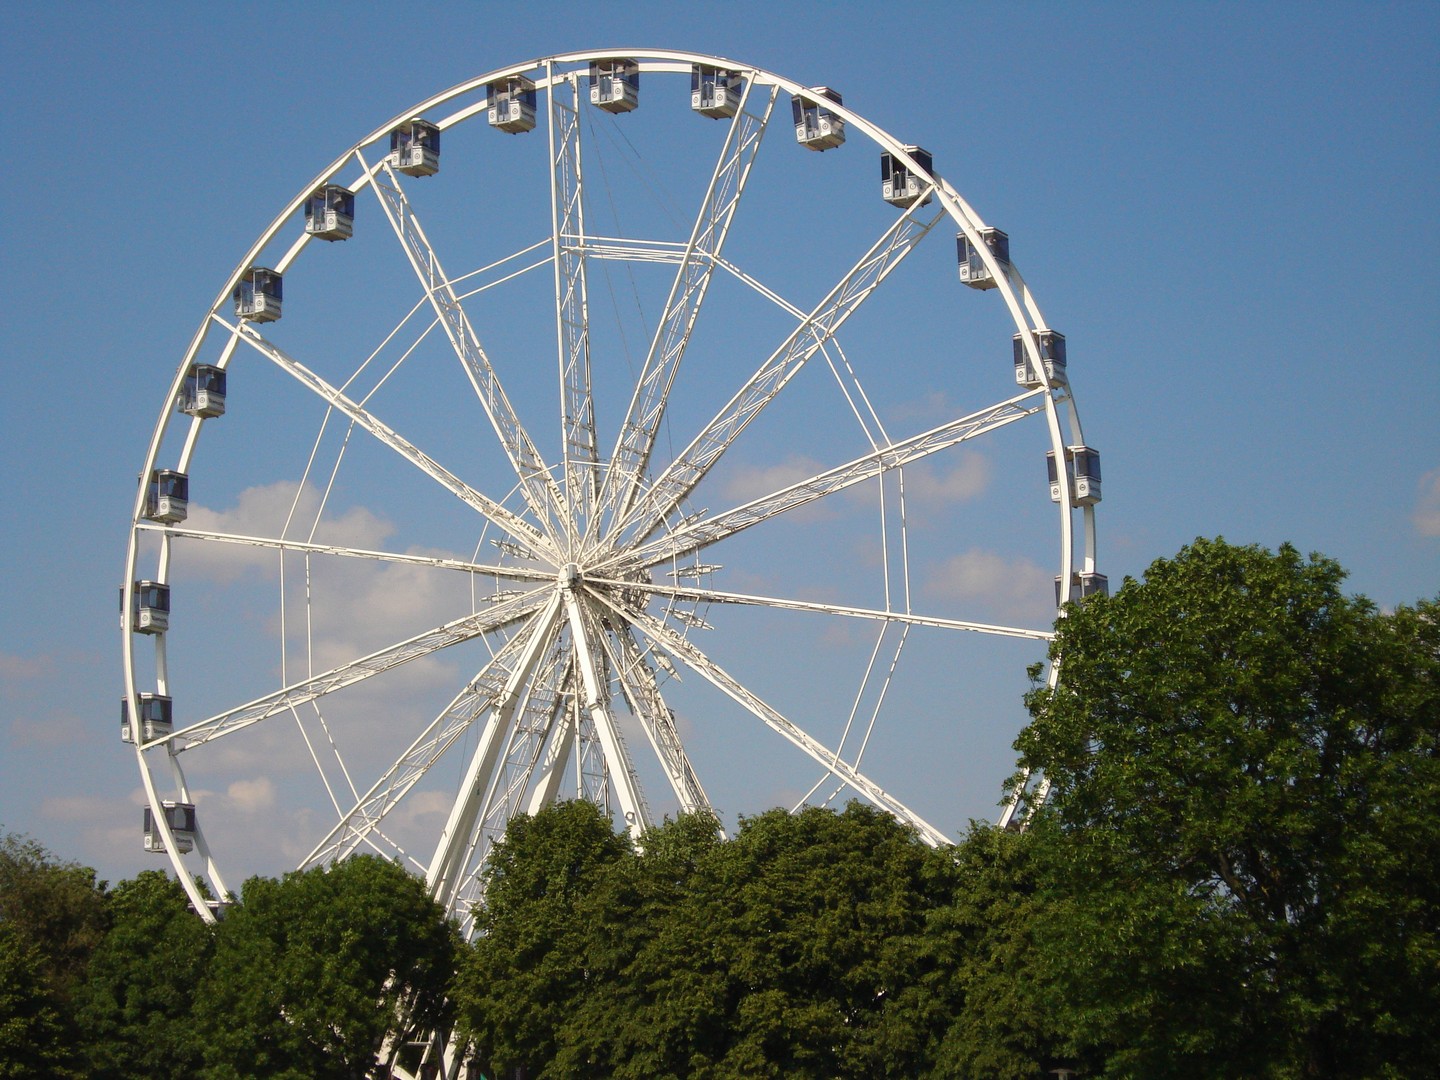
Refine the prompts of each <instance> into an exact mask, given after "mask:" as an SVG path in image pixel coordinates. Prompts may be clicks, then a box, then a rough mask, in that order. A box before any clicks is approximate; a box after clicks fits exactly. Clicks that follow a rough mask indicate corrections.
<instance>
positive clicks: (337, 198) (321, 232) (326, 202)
mask: <svg viewBox="0 0 1440 1080" xmlns="http://www.w3.org/2000/svg"><path fill="white" fill-rule="evenodd" d="M305 231H306V232H307V233H309V234H310V235H311V236H314V237H316V238H317V239H320V240H349V239H350V237H352V236H354V235H355V193H354V192H353V191H351V190H350V189H349V188H347V187H341V186H340V185H339V184H326V185H325V186H324V187H322V188H316V189H315V191H313V192H312V193H311V195H310V198H308V199H306V200H305Z"/></svg>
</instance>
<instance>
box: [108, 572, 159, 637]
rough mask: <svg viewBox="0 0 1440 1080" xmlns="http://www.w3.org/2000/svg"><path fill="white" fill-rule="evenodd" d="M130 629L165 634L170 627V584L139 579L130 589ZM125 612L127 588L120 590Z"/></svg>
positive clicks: (122, 608)
mask: <svg viewBox="0 0 1440 1080" xmlns="http://www.w3.org/2000/svg"><path fill="white" fill-rule="evenodd" d="M130 597H131V606H130V629H131V630H133V631H134V632H135V633H137V634H163V633H164V632H165V631H166V630H169V629H170V586H169V585H162V584H160V583H159V582H158V581H137V582H135V584H134V586H133V587H132V589H131V590H130ZM120 605H121V614H122V616H123V614H124V605H125V590H124V589H121V590H120Z"/></svg>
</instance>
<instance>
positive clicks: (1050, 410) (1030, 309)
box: [122, 49, 1094, 890]
mask: <svg viewBox="0 0 1440 1080" xmlns="http://www.w3.org/2000/svg"><path fill="white" fill-rule="evenodd" d="M619 57H625V58H629V59H634V60H635V61H636V62H637V64H638V65H639V70H640V71H641V72H646V71H654V72H660V73H667V74H675V73H682V72H684V71H687V70H688V69H689V67H690V66H691V65H696V64H699V65H707V66H714V67H719V68H723V69H727V70H734V71H737V72H739V73H740V74H741V75H742V76H744V77H745V79H746V80H747V82H748V83H755V84H760V85H765V86H769V87H773V88H774V89H773V93H774V94H780V93H788V94H791V95H792V96H797V97H801V98H804V99H806V100H811V101H818V100H820V99H819V98H817V96H816V94H815V91H814V90H813V89H812V88H809V87H806V86H804V85H803V84H801V83H798V82H796V81H794V80H791V79H788V78H785V77H783V76H780V75H777V74H775V73H773V72H770V71H767V70H765V69H761V68H758V67H754V66H751V65H746V64H744V63H741V62H738V61H734V60H730V59H728V58H725V57H719V56H713V55H708V54H702V53H694V52H681V51H674V50H654V49H605V50H587V51H584V52H571V53H563V54H558V55H556V56H551V57H542V58H537V59H536V60H532V61H527V62H525V63H522V64H517V65H509V66H507V67H502V68H497V69H494V70H492V71H489V72H486V73H484V74H482V75H480V76H477V77H475V78H473V79H469V80H466V81H465V82H462V83H459V84H457V85H456V86H453V87H451V88H449V89H448V90H445V91H442V92H441V93H439V94H436V95H433V96H432V97H430V98H427V99H425V100H423V101H421V102H419V103H417V104H416V105H415V106H413V107H411V109H408V110H404V111H402V112H401V113H399V114H397V115H396V116H395V117H394V118H392V119H391V120H390V121H388V122H387V123H386V124H385V125H382V126H381V127H380V128H377V129H376V130H375V131H373V132H372V133H370V134H369V135H367V136H366V137H365V138H364V139H362V140H360V141H359V142H357V143H355V144H353V145H352V146H351V147H350V149H349V150H347V151H346V152H345V153H343V154H342V155H340V156H339V157H337V158H336V159H335V161H334V162H332V163H331V165H330V166H329V167H327V168H326V169H325V170H323V171H322V172H321V173H319V174H318V175H317V176H316V177H315V179H314V180H312V181H311V182H310V183H309V184H307V185H306V186H305V187H303V188H302V189H301V191H300V192H299V193H298V194H297V195H296V196H295V197H294V198H293V199H292V200H291V201H290V202H289V203H287V204H286V205H285V207H284V209H283V210H282V212H281V213H280V214H279V215H278V216H277V218H276V219H275V220H274V221H273V222H272V223H271V224H270V226H268V227H267V228H266V229H265V230H264V231H263V232H262V233H261V235H260V237H259V238H258V239H257V240H256V241H255V243H254V244H253V245H252V247H251V248H250V249H249V251H247V253H246V255H245V257H244V258H243V259H242V260H241V262H240V264H239V265H238V266H237V267H236V268H235V270H234V271H232V273H231V275H230V277H229V278H228V279H227V280H226V283H225V286H224V288H223V289H222V290H221V292H220V294H219V296H218V297H217V298H216V300H215V302H214V303H213V304H212V305H211V307H210V308H209V310H208V312H207V314H206V316H205V317H204V318H203V319H202V321H201V325H200V327H199V328H198V329H197V331H196V333H195V335H194V337H193V339H192V341H191V344H190V346H189V347H188V349H187V350H186V352H185V355H184V358H183V359H182V362H181V364H180V366H179V368H178V370H177V373H176V375H175V378H174V380H173V381H172V385H171V389H170V394H169V396H168V398H167V401H166V404H165V406H163V407H162V410H161V415H160V418H159V420H158V422H157V425H156V428H155V431H154V433H153V434H152V439H151V443H150V447H149V451H148V453H147V457H146V465H145V469H144V472H143V474H142V477H148V476H149V475H150V474H151V472H152V471H153V470H155V469H156V468H157V467H158V464H159V461H160V450H161V446H162V444H163V442H164V438H165V435H166V432H167V430H168V428H169V424H170V423H172V422H175V421H174V411H173V408H172V406H171V402H172V401H173V399H174V398H175V396H176V395H177V394H178V393H179V391H180V389H181V386H182V384H183V380H184V377H185V374H186V372H187V370H188V369H189V367H190V365H191V364H192V363H193V362H194V361H195V358H196V357H197V356H198V355H199V353H200V350H201V348H202V347H203V345H204V343H205V341H206V340H207V338H208V335H209V334H210V333H211V332H213V331H214V330H215V325H214V324H215V323H216V321H217V319H216V315H217V312H220V311H222V310H223V309H224V307H225V304H226V301H227V300H228V299H229V297H230V295H231V293H232V291H233V290H234V288H235V287H236V285H237V284H238V282H239V281H240V279H241V277H242V276H243V275H244V274H245V273H246V271H247V270H248V269H249V268H250V267H252V266H254V265H255V260H256V259H257V258H258V257H259V256H260V254H261V253H262V252H264V251H265V250H267V249H268V248H269V247H270V246H271V245H272V244H273V243H274V242H275V241H276V239H277V238H278V237H279V236H280V235H281V233H282V231H283V230H284V229H285V228H286V227H287V226H289V225H290V224H291V223H293V221H294V218H295V214H296V212H297V211H298V210H299V209H300V207H301V206H302V205H303V204H304V202H305V200H306V199H307V198H308V197H309V195H310V193H311V192H313V191H315V190H316V189H317V188H319V187H322V186H323V185H325V184H327V183H330V182H332V181H333V180H334V179H335V178H336V177H338V176H339V175H340V174H341V173H342V172H343V171H344V170H345V169H346V167H347V166H349V165H352V164H354V163H357V162H359V163H361V166H362V170H364V171H362V173H361V176H360V178H359V181H358V182H357V184H356V185H355V187H356V188H357V189H358V188H359V187H361V186H364V185H365V184H371V183H374V181H375V177H376V175H377V174H378V173H379V171H380V169H381V165H382V162H377V163H376V164H375V165H374V166H373V167H372V166H365V165H364V158H363V157H362V156H361V154H362V151H364V150H365V149H366V148H368V147H371V146H374V145H375V144H376V143H377V142H378V141H379V140H381V139H383V138H384V137H386V136H387V135H388V133H389V132H390V131H391V130H392V129H393V128H394V127H395V126H396V125H398V124H402V123H404V122H405V121H406V120H407V119H408V118H409V117H413V116H419V115H422V114H424V113H426V112H429V111H432V110H434V109H436V108H438V107H441V106H445V105H448V104H450V103H451V102H455V101H456V100H457V99H460V98H462V97H464V95H467V94H472V93H475V92H477V91H479V90H481V89H483V88H485V87H486V86H488V85H489V84H490V83H492V82H495V81H497V80H499V79H503V78H506V77H509V76H511V75H523V74H527V73H530V72H537V71H540V70H542V69H543V70H545V71H546V72H549V73H551V74H547V76H546V79H545V81H544V82H543V83H542V81H541V80H536V84H537V86H542V85H543V86H544V87H546V88H550V87H551V86H552V85H553V84H554V83H553V81H552V80H554V79H556V78H557V77H556V76H554V75H553V72H554V69H555V67H556V66H557V65H571V64H581V63H587V64H588V63H589V62H591V61H593V60H597V59H613V58H619ZM572 75H573V72H568V71H567V72H565V73H563V75H562V76H559V78H569V77H571V76H572ZM826 105H827V107H829V108H832V109H833V111H834V112H836V113H837V114H838V115H840V116H842V117H843V118H844V119H845V121H846V122H847V124H849V125H851V126H852V128H853V130H855V131H857V132H859V133H860V134H863V135H865V136H866V137H867V138H868V139H869V140H870V142H872V143H874V144H875V145H876V146H878V147H880V148H881V149H883V150H885V151H887V152H889V153H892V154H894V155H895V156H896V157H898V158H900V159H902V160H904V161H905V162H906V163H907V164H908V165H909V166H910V167H911V168H912V169H914V171H916V172H917V173H919V174H922V175H923V176H924V177H925V179H926V180H927V181H928V182H929V184H930V187H931V190H932V193H933V195H934V196H935V198H936V199H937V200H938V202H939V203H940V205H941V207H942V209H943V211H944V216H945V217H947V218H948V219H949V220H950V221H951V222H953V223H954V224H955V225H956V226H957V227H958V228H959V229H960V230H961V231H962V232H963V233H965V234H966V235H967V236H970V237H971V239H972V240H973V239H975V238H976V237H977V236H978V233H979V230H981V229H984V228H986V225H985V223H984V221H983V220H982V219H981V218H980V217H979V216H978V215H977V214H976V213H975V212H974V211H973V209H972V208H971V207H970V206H969V204H968V203H966V202H965V201H964V199H963V198H962V197H961V196H960V195H959V193H958V192H957V191H956V190H955V189H954V188H953V187H952V186H951V185H950V184H949V182H948V181H946V180H945V179H944V178H943V177H941V176H939V175H938V174H935V173H933V172H931V171H930V170H928V169H925V168H922V167H921V163H920V162H918V161H917V160H916V159H915V158H914V157H912V156H911V151H912V150H913V149H914V148H913V147H911V146H909V145H908V144H905V143H903V142H901V141H900V140H898V139H896V138H895V137H894V136H892V135H890V134H889V133H888V132H886V131H884V130H883V129H881V128H880V127H878V126H877V125H874V124H872V123H870V122H869V121H867V120H865V119H864V118H863V117H862V116H861V115H860V114H858V113H856V112H855V111H854V110H853V109H852V108H850V107H847V106H844V105H841V104H839V103H835V102H830V101H828V100H827V102H826ZM480 111H481V107H480V106H477V105H471V106H468V107H465V108H460V109H457V110H456V111H455V112H453V113H451V114H449V115H448V116H445V117H442V118H441V119H440V120H439V121H438V122H437V126H439V127H440V128H441V129H442V130H444V129H446V128H448V127H451V126H454V125H455V124H458V123H460V122H462V121H464V120H467V119H471V118H473V117H474V116H475V115H476V114H477V113H478V112H480ZM311 239H312V238H310V237H307V236H305V235H303V234H302V236H301V237H300V238H299V239H297V240H296V241H295V242H294V243H293V244H291V245H290V247H289V249H288V250H287V251H286V252H285V253H284V255H283V256H282V257H281V258H280V259H278V260H276V268H277V269H278V270H281V271H282V272H283V270H284V269H285V268H286V267H288V266H289V264H290V263H291V262H293V260H294V259H295V258H296V257H298V255H299V253H300V252H301V251H302V250H303V249H304V248H305V247H306V246H307V245H308V244H309V242H310V241H311ZM979 246H980V250H981V253H982V255H983V257H984V258H985V259H986V260H988V261H989V262H990V263H991V264H992V265H991V270H992V273H993V275H994V278H995V283H996V285H997V287H998V291H999V293H1000V296H1001V297H1002V299H1003V302H1004V303H1005V305H1006V307H1007V308H1008V310H1009V312H1010V315H1011V319H1012V321H1013V322H1014V324H1015V325H1016V326H1017V327H1021V328H1024V329H1025V330H1029V331H1039V330H1043V329H1045V328H1046V324H1045V322H1044V319H1043V317H1042V316H1041V314H1040V310H1039V307H1038V305H1037V303H1036V302H1035V300H1034V297H1033V296H1032V294H1031V292H1030V290H1029V288H1028V286H1027V285H1026V284H1025V282H1024V279H1023V278H1022V277H1021V276H1020V274H1019V271H1018V270H1017V269H1015V268H1014V266H1013V264H1010V265H1007V266H1005V267H1004V268H1003V269H1002V268H1001V267H1000V266H999V264H998V263H995V261H994V257H993V255H992V254H991V253H990V252H989V251H988V249H987V248H985V247H984V245H979ZM1022 337H1023V339H1024V340H1023V344H1024V346H1025V348H1027V349H1028V350H1029V351H1030V353H1031V354H1032V361H1033V363H1034V366H1035V369H1036V370H1037V371H1038V372H1039V374H1040V378H1041V380H1042V383H1043V384H1044V386H1043V389H1044V393H1043V394H1042V395H1041V396H1043V398H1044V409H1045V413H1046V417H1047V420H1046V423H1047V426H1048V429H1049V435H1050V438H1049V441H1050V443H1051V445H1052V447H1053V448H1054V451H1055V452H1057V453H1060V452H1063V450H1064V448H1065V446H1066V435H1065V431H1064V430H1062V429H1068V430H1069V431H1070V432H1071V435H1070V438H1071V439H1078V437H1079V431H1080V428H1079V415H1078V411H1077V410H1076V407H1075V403H1074V399H1073V396H1071V395H1070V394H1069V392H1068V389H1067V391H1066V393H1065V395H1064V397H1063V399H1062V401H1061V402H1057V400H1056V398H1055V396H1054V395H1053V394H1052V393H1050V392H1049V391H1050V390H1051V389H1052V387H1051V386H1050V382H1049V378H1048V376H1047V375H1046V374H1045V370H1046V369H1045V365H1044V364H1043V363H1041V362H1040V357H1039V354H1038V353H1037V352H1036V351H1035V350H1036V347H1035V344H1034V341H1033V340H1032V338H1033V334H1022ZM239 341H240V335H239V334H238V333H237V334H235V335H233V336H232V338H231V340H230V342H229V344H227V345H226V347H225V348H226V352H225V354H224V355H225V356H226V358H227V360H228V357H229V355H230V350H233V349H234V348H236V347H238V345H239ZM1062 402H1063V404H1064V406H1065V407H1066V409H1067V410H1068V416H1067V417H1066V418H1065V421H1064V422H1062V418H1061V416H1060V414H1059V411H1058V406H1059V404H1061V403H1062ZM202 426H203V423H202V421H201V420H200V419H199V418H192V419H191V421H190V426H189V430H188V433H187V436H186V440H185V446H184V450H183V451H182V452H181V455H180V457H179V460H178V467H179V468H180V469H181V470H182V471H183V470H184V469H185V468H187V467H188V465H189V462H190V459H191V457H192V455H193V453H194V450H195V447H196V444H197V442H198V438H199V434H200V431H201V428H202ZM1065 483H1066V481H1065V479H1064V476H1063V470H1062V478H1061V484H1062V488H1063V485H1064V484H1065ZM144 486H145V485H144V483H143V482H142V484H141V489H140V491H139V492H137V496H136V500H135V504H134V507H133V509H132V516H131V523H130V539H129V545H128V547H127V557H126V577H125V583H124V585H123V586H122V611H123V612H124V615H125V620H126V623H127V625H126V626H125V628H124V629H123V631H122V638H123V641H124V644H123V647H122V649H123V656H124V668H125V684H126V699H127V700H128V701H129V702H135V701H137V692H138V689H139V683H138V681H137V678H136V673H135V657H134V648H135V641H134V638H135V634H134V633H133V632H132V631H131V630H130V628H129V626H128V613H129V611H130V605H131V603H132V595H131V593H132V584H133V582H134V581H135V580H136V579H135V575H136V572H137V566H138V565H139V543H140V537H141V535H142V534H143V533H145V532H147V531H150V530H151V528H152V526H151V525H150V524H149V523H148V522H147V519H146V518H145V517H144V514H143V511H144V499H145V492H144ZM1068 500H1069V493H1068V490H1067V491H1066V492H1065V500H1064V501H1062V503H1061V508H1060V518H1061V537H1062V542H1061V546H1062V552H1061V559H1060V563H1061V567H1062V574H1063V573H1069V572H1070V571H1071V570H1072V569H1073V567H1074V566H1075V563H1076V554H1075V548H1076V546H1077V545H1076V538H1075V537H1074V535H1073V515H1072V514H1071V513H1070V512H1069V511H1070V509H1071V507H1070V506H1069V502H1068ZM1086 523H1087V530H1088V531H1087V535H1086V538H1085V541H1084V545H1083V546H1084V547H1085V549H1086V558H1087V560H1093V555H1094V551H1093V548H1094V539H1093V519H1092V518H1091V517H1090V516H1089V515H1087V516H1086ZM168 558H169V549H168V543H167V544H166V546H165V547H164V549H163V553H162V555H161V568H160V571H159V573H158V575H157V577H156V580H158V581H160V582H165V581H167V580H168ZM157 648H158V649H160V651H161V656H160V659H159V661H158V666H159V668H160V673H159V677H158V683H159V685H160V686H161V687H162V688H163V687H164V685H165V682H166V674H165V671H164V668H165V659H164V655H163V642H157ZM135 749H136V754H137V758H138V760H139V764H140V767H141V773H142V777H143V781H144V784H145V789H146V799H147V802H148V803H149V804H150V805H151V806H152V807H154V808H157V810H158V807H160V805H161V804H162V803H163V802H164V800H163V798H162V796H161V794H160V792H159V788H158V785H157V781H156V777H155V775H154V773H153V772H152V769H151V766H152V763H153V757H154V755H150V754H147V751H153V750H155V749H156V744H155V743H151V744H148V746H147V745H141V740H138V739H137V740H136V748H135ZM167 757H168V758H169V762H170V764H171V773H172V777H171V779H172V781H173V782H174V784H175V785H176V790H177V792H179V793H180V794H182V795H183V794H185V793H186V791H187V788H186V783H185V780H184V776H183V772H182V771H181V769H180V767H179V764H178V762H177V761H176V758H175V756H174V755H173V754H169V755H167ZM159 816H160V817H161V818H162V819H163V815H159ZM161 831H162V833H164V834H166V836H167V838H169V835H168V824H162V825H161ZM169 839H171V842H170V843H168V844H167V845H166V847H167V851H168V852H169V853H170V854H171V861H172V863H173V864H174V866H175V868H176V871H177V873H179V874H180V876H181V880H182V881H185V880H186V874H185V872H184V869H183V866H184V864H183V863H182V861H181V859H180V857H179V852H177V850H176V845H175V844H174V843H173V838H169ZM201 843H202V845H203V838H202V840H201ZM202 857H203V858H204V859H205V860H206V862H207V871H208V872H209V873H210V874H211V876H212V877H213V878H214V879H215V880H216V881H217V882H219V881H220V877H219V869H218V867H215V866H214V865H213V863H212V860H211V859H210V856H209V852H208V851H202ZM221 889H222V890H223V884H222V885H221Z"/></svg>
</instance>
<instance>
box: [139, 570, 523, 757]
mask: <svg viewBox="0 0 1440 1080" xmlns="http://www.w3.org/2000/svg"><path fill="white" fill-rule="evenodd" d="M545 595H546V590H545V589H543V588H541V589H533V590H531V591H530V592H528V593H525V594H524V595H522V596H519V597H516V598H514V599H510V600H505V601H502V602H501V603H498V604H496V605H495V606H494V607H492V608H490V609H489V610H488V611H484V612H480V613H479V614H476V615H467V616H465V617H464V618H462V619H456V620H454V621H453V622H448V623H446V624H445V625H443V626H438V627H436V628H435V629H433V630H427V631H426V632H425V633H423V634H417V635H416V636H415V637H412V638H407V639H406V640H404V641H401V642H398V643H397V644H394V645H391V646H389V647H387V648H384V649H381V650H380V651H378V652H373V653H370V654H369V655H368V656H363V657H361V658H360V659H358V660H353V661H351V662H350V663H348V664H341V665H340V666H339V667H335V668H331V669H330V670H329V671H326V672H322V673H321V674H319V675H315V676H313V677H311V678H308V679H302V680H301V681H300V682H297V683H292V684H290V685H289V686H285V687H282V688H281V689H279V690H276V691H275V692H274V693H271V694H266V695H265V696H264V697H260V698H256V699H255V700H254V701H251V702H247V703H246V704H244V705H240V706H237V707H236V708H233V709H228V710H226V711H225V712H222V713H216V714H215V715H214V716H211V717H209V718H208V719H205V720H201V721H199V722H198V723H195V724H191V725H190V726H189V727H183V728H179V729H178V730H176V731H174V732H172V733H170V734H169V735H166V736H164V737H163V738H160V739H156V740H154V741H152V742H149V743H146V744H145V745H146V747H147V748H148V747H150V746H157V745H160V744H164V743H168V744H169V745H170V746H171V747H172V748H173V752H174V753H177V754H178V753H183V752H184V751H186V750H192V749H194V748H195V747H197V746H201V745H203V744H205V743H208V742H213V741H214V740H215V739H218V738H220V737H221V736H224V735H230V734H233V733H234V732H236V731H239V730H240V729H242V728H246V727H249V726H250V725H251V724H256V723H259V722H260V721H261V720H264V719H267V718H268V717H271V716H274V715H275V714H277V713H281V712H288V711H289V710H290V709H293V708H295V707H297V706H300V705H304V704H306V703H307V702H310V701H314V700H315V699H317V698H321V697H324V696H326V695H327V694H333V693H335V691H337V690H343V689H344V688H345V687H347V686H353V685H354V684H355V683H358V682H362V681H364V680H365V679H369V678H373V677H374V676H376V675H379V674H381V673H382V672H386V671H389V670H391V669H392V668H395V667H398V666H400V665H401V664H404V663H408V662H409V661H411V660H416V659H419V658H420V657H424V656H431V655H433V654H434V653H437V652H439V651H440V650H441V649H446V648H449V647H450V646H451V645H456V644H458V643H460V642H462V641H469V640H471V639H472V638H476V637H480V636H481V635H484V634H490V633H493V632H495V631H496V630H500V629H503V628H505V627H507V626H510V625H513V624H514V623H515V622H517V621H519V620H520V619H523V618H524V617H525V616H526V615H528V614H530V612H532V611H533V610H534V609H535V608H536V607H538V606H539V605H540V604H541V602H543V600H544V597H545Z"/></svg>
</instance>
